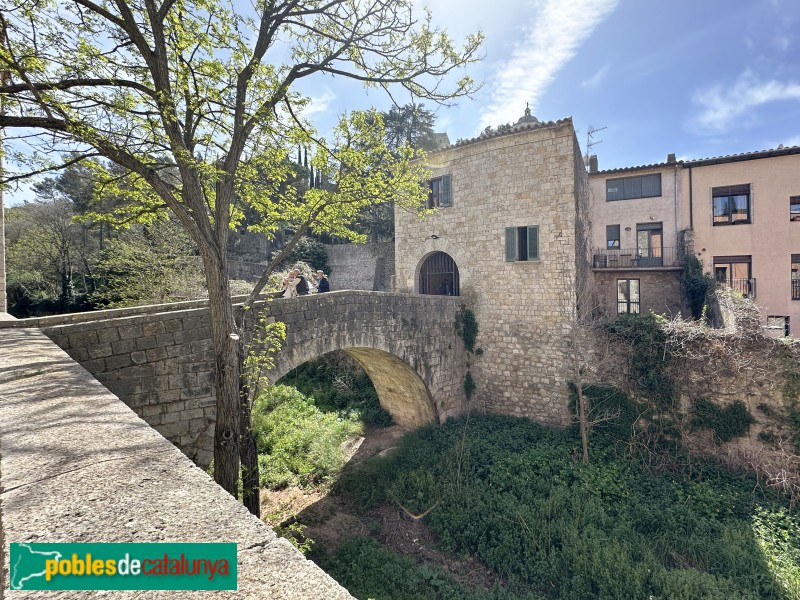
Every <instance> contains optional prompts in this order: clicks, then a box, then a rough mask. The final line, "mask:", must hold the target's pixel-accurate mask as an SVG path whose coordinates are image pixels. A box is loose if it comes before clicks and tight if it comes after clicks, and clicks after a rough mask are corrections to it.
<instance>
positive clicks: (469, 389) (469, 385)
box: [464, 371, 475, 400]
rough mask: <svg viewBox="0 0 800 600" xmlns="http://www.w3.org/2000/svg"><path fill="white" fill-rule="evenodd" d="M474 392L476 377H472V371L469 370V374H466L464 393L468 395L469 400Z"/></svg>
mask: <svg viewBox="0 0 800 600" xmlns="http://www.w3.org/2000/svg"><path fill="white" fill-rule="evenodd" d="M474 393H475V379H473V378H472V372H471V371H467V374H466V375H464V395H465V396H466V397H467V400H471V399H472V395H473V394H474Z"/></svg>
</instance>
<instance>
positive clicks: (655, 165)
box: [589, 161, 682, 175]
mask: <svg viewBox="0 0 800 600" xmlns="http://www.w3.org/2000/svg"><path fill="white" fill-rule="evenodd" d="M676 164H678V165H679V164H682V162H681V161H677V162H663V163H653V164H652V165H637V166H635V167H620V168H618V169H604V170H602V171H596V172H594V173H589V175H609V174H611V173H625V172H626V171H643V170H645V169H660V168H663V167H672V166H674V165H676Z"/></svg>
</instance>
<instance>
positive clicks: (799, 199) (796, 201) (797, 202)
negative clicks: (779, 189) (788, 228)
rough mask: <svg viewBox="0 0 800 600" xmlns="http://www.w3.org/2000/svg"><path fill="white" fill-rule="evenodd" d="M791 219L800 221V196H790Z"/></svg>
mask: <svg viewBox="0 0 800 600" xmlns="http://www.w3.org/2000/svg"><path fill="white" fill-rule="evenodd" d="M789 220H790V221H800V196H792V197H791V198H789Z"/></svg>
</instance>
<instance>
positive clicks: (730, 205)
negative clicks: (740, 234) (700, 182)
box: [711, 183, 750, 225]
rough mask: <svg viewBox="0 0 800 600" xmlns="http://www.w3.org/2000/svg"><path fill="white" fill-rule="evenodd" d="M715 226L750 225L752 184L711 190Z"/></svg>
mask: <svg viewBox="0 0 800 600" xmlns="http://www.w3.org/2000/svg"><path fill="white" fill-rule="evenodd" d="M711 202H712V211H713V215H714V225H741V224H745V223H750V184H749V183H747V184H744V185H731V186H725V187H715V188H713V189H712V190H711Z"/></svg>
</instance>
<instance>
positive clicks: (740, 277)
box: [714, 256, 756, 298]
mask: <svg viewBox="0 0 800 600" xmlns="http://www.w3.org/2000/svg"><path fill="white" fill-rule="evenodd" d="M751 263H752V261H751V257H750V256H715V257H714V279H716V280H717V283H718V284H719V285H722V286H725V287H729V288H731V289H732V290H735V291H737V292H739V293H740V294H741V295H742V296H748V297H750V298H755V295H756V280H755V279H753V273H752V264H751Z"/></svg>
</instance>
